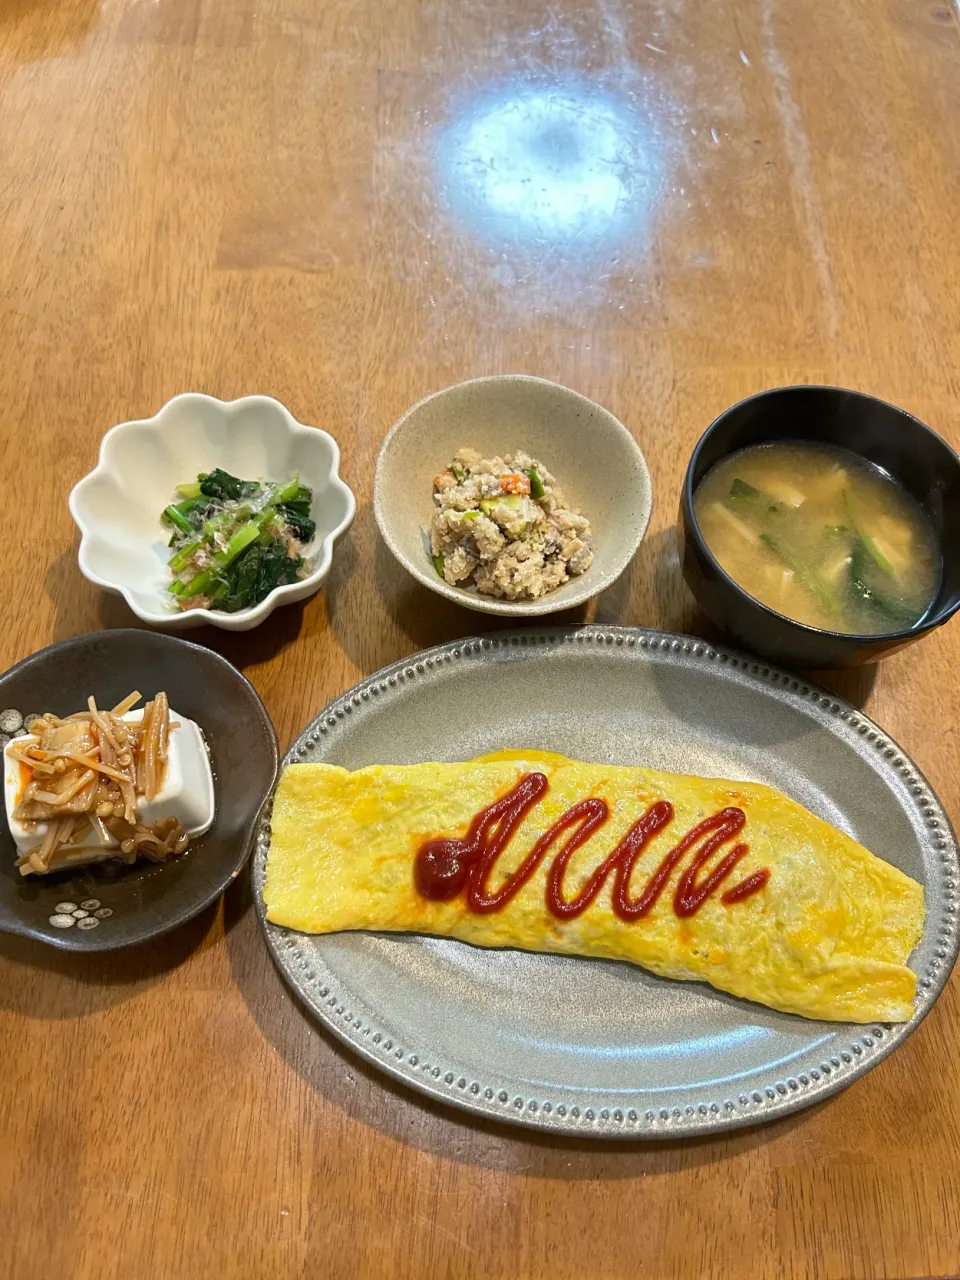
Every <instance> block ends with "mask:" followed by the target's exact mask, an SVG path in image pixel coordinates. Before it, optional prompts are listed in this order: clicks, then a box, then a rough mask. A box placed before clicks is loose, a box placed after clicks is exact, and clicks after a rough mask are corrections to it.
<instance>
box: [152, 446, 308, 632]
mask: <svg viewBox="0 0 960 1280" xmlns="http://www.w3.org/2000/svg"><path fill="white" fill-rule="evenodd" d="M177 494H178V497H179V501H178V502H174V503H171V504H170V506H168V507H166V508H165V509H164V512H163V515H162V517H161V518H162V520H163V522H164V523H165V524H167V525H172V527H173V536H172V537H171V538H170V546H171V548H172V553H171V556H170V571H171V573H172V574H173V581H172V582H171V583H170V586H169V591H170V594H171V595H172V596H173V598H174V601H175V602H176V605H177V607H178V608H180V609H184V610H186V609H220V610H222V611H223V612H224V613H236V612H237V611H238V610H240V609H249V608H252V607H253V606H254V605H257V604H259V603H260V602H261V600H265V599H266V598H267V596H268V595H269V594H270V592H271V591H273V590H274V588H275V587H282V586H284V585H285V584H287V583H290V582H298V581H299V580H300V579H301V578H304V577H306V575H307V574H308V573H309V572H310V564H309V562H308V560H307V558H306V556H305V554H304V553H305V550H306V547H307V544H308V543H309V542H310V541H311V540H312V539H313V535H314V534H315V533H316V529H317V526H316V523H315V522H314V521H313V520H312V519H311V517H310V506H311V502H312V498H313V493H312V491H311V490H310V489H308V488H307V487H306V486H305V485H302V484H301V483H300V481H299V480H298V479H297V478H296V477H294V479H292V480H287V481H285V482H284V483H283V484H275V483H271V482H269V481H257V480H238V479H237V477H236V476H232V475H230V474H229V473H228V472H226V471H221V470H220V468H219V467H217V468H215V469H214V470H213V471H211V472H209V473H202V474H200V475H199V476H197V479H196V482H195V483H194V484H182V485H178V486H177Z"/></svg>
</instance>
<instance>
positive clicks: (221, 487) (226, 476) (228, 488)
mask: <svg viewBox="0 0 960 1280" xmlns="http://www.w3.org/2000/svg"><path fill="white" fill-rule="evenodd" d="M197 479H198V481H199V483H200V492H201V493H202V494H204V495H205V496H206V497H208V498H216V499H218V500H219V501H220V502H231V501H234V502H235V501H236V500H237V499H238V498H248V497H249V496H250V495H251V494H252V493H256V491H257V490H258V489H259V488H260V486H259V485H258V484H257V483H256V481H254V480H238V479H237V477H236V476H232V475H231V474H230V472H229V471H222V470H221V469H220V468H219V467H214V469H213V470H212V471H211V472H209V473H208V474H207V475H200V476H198V477H197Z"/></svg>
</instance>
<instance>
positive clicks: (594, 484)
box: [373, 374, 652, 618]
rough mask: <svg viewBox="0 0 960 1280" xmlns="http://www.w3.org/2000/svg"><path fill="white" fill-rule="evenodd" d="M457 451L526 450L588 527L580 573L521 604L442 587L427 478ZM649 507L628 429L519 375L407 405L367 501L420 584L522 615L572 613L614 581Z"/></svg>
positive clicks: (646, 477) (564, 392)
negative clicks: (589, 550)
mask: <svg viewBox="0 0 960 1280" xmlns="http://www.w3.org/2000/svg"><path fill="white" fill-rule="evenodd" d="M463 447H469V448H471V449H478V450H479V451H480V453H482V454H483V455H484V457H490V456H491V455H494V454H505V453H513V452H515V451H516V450H518V449H523V450H525V451H526V452H527V453H530V454H532V455H533V456H534V457H536V458H539V459H540V460H541V461H542V462H543V464H544V466H545V467H547V468H548V469H549V470H550V471H551V472H552V473H553V474H554V475H555V476H556V478H557V482H558V484H559V485H560V488H561V489H562V490H563V492H564V496H565V497H566V499H567V501H568V502H569V503H570V504H571V506H574V507H579V509H580V510H581V511H582V512H583V514H584V515H585V516H586V517H587V518H588V519H589V520H590V523H591V525H592V527H593V551H594V558H593V564H592V565H591V567H590V568H589V569H588V570H587V572H586V573H585V574H583V575H582V576H580V577H578V578H571V579H570V581H569V582H565V583H564V584H563V586H562V587H559V588H558V589H557V590H556V591H553V592H551V593H550V594H549V595H547V596H543V597H542V598H541V599H539V600H522V601H512V600H498V599H496V598H494V597H493V596H483V595H480V594H478V593H477V591H475V590H474V589H473V588H470V589H468V590H463V589H461V588H460V587H451V586H448V585H447V583H446V582H444V580H443V579H442V578H441V577H440V576H439V575H438V574H437V572H436V570H435V569H434V567H433V563H432V561H431V559H430V538H429V530H430V523H431V521H432V519H433V512H434V509H435V508H434V502H433V477H434V476H435V475H437V473H438V472H440V471H442V470H443V468H444V467H445V466H447V464H448V463H449V462H450V459H451V458H452V457H453V455H454V453H455V452H456V451H457V449H460V448H463ZM651 506H652V494H651V488H650V473H649V471H648V470H647V464H646V461H645V459H644V456H643V454H642V453H641V452H640V449H639V447H638V446H637V443H636V441H635V440H634V438H633V436H631V434H630V432H629V431H628V430H627V429H626V427H625V426H624V425H623V424H622V423H621V422H618V421H617V419H616V418H615V417H614V416H613V414H611V413H608V412H607V410H606V409H601V407H600V406H599V405H598V404H594V402H593V401H592V400H588V399H587V398H586V397H585V396H581V395H578V394H577V392H576V391H570V390H568V389H567V388H566V387H560V386H558V385H557V384H556V383H555V382H547V381H545V380H544V379H543V378H530V377H526V376H524V375H522V374H504V375H502V376H499V377H494V378H474V379H472V380H471V381H469V382H461V383H458V384H457V385H456V386H454V387H448V388H447V389H446V390H445V391H438V392H437V393H436V394H435V395H432V396H427V398H426V399H425V400H421V401H420V402H419V403H418V404H415V405H414V406H413V408H412V409H408V410H407V412H406V413H405V414H404V415H403V417H402V418H401V419H400V420H399V422H397V423H396V424H395V425H394V427H393V428H392V429H391V431H390V433H389V434H388V436H387V438H386V440H384V442H383V448H382V449H381V450H380V457H379V458H378V459H377V475H376V482H375V485H374V495H373V510H374V515H375V516H376V519H377V524H378V525H379V527H380V532H381V533H382V534H383V538H384V541H385V542H386V544H387V546H388V547H389V548H390V550H391V551H392V552H393V554H394V555H395V556H396V557H397V559H398V560H399V561H400V563H401V564H402V565H403V567H404V568H405V569H407V570H408V571H409V572H410V573H412V574H413V576H414V577H415V578H417V579H419V581H420V582H422V583H423V585H424V586H426V587H429V588H430V590H431V591H436V592H438V593H439V594H440V595H442V596H446V597H447V599H448V600H454V601H456V602H457V604H462V605H465V606H466V607H467V608H468V609H479V610H481V611H482V612H484V613H500V614H505V615H507V616H510V617H521V618H522V617H536V616H539V615H541V614H545V613H554V612H556V611H557V610H559V609H569V608H571V607H572V606H573V605H577V604H581V603H582V602H583V601H584V600H589V599H590V598H591V596H595V595H597V594H598V593H599V592H601V591H604V590H605V589H606V588H607V587H609V586H610V585H611V583H613V582H615V581H616V580H617V578H619V577H620V575H621V573H623V571H624V569H626V567H627V565H628V564H629V563H630V561H631V559H632V558H633V555H634V553H635V552H636V550H637V548H638V547H639V545H640V542H641V540H642V539H643V535H644V533H645V532H646V528H647V524H648V522H649V520H650V509H651Z"/></svg>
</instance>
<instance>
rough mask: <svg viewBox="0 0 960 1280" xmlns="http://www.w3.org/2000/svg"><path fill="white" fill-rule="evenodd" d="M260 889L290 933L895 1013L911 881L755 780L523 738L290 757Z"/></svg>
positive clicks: (854, 1014)
mask: <svg viewBox="0 0 960 1280" xmlns="http://www.w3.org/2000/svg"><path fill="white" fill-rule="evenodd" d="M264 899H265V903H266V909H267V918H268V919H269V920H271V921H273V922H274V923H275V924H279V925H285V926H287V927H288V928H291V929H298V930H301V931H303V932H306V933H333V932H338V931H341V930H358V929H364V930H377V931H381V930H386V931H403V932H411V933H422V934H437V935H442V936H445V937H452V938H459V939H462V940H463V941H464V942H470V943H473V944H474V945H476V946H481V947H513V948H519V949H522V950H526V951H545V952H559V953H563V954H570V955H578V956H592V957H602V958H605V959H612V960H624V961H629V962H631V963H632V964H636V965H641V966H642V967H643V968H644V969H647V970H649V971H650V972H652V973H655V974H658V975H659V976H660V977H663V978H673V979H680V980H682V981H701V982H708V983H710V984H711V985H712V986H714V987H716V988H718V989H719V990H721V991H726V992H730V993H731V994H733V995H735V996H740V997H742V998H744V999H747V1000H755V1001H758V1002H759V1003H760V1004H764V1005H767V1006H768V1007H769V1008H771V1009H779V1010H782V1011H783V1012H786V1013H793V1014H800V1015H802V1016H804V1017H807V1018H824V1019H835V1020H838V1021H846V1022H874V1021H881V1022H903V1021H907V1020H908V1019H909V1018H910V1017H911V1016H912V1014H913V997H914V994H915V990H916V977H915V975H914V974H913V972H912V971H911V970H910V969H909V968H908V967H907V960H908V958H909V956H910V953H911V952H912V950H913V948H914V947H915V946H916V944H917V942H918V941H919V939H920V936H921V934H922V932H923V922H924V903H923V889H922V887H921V886H920V885H919V884H918V883H917V882H916V881H915V880H912V879H911V878H910V877H909V876H907V875H905V874H904V873H903V872H902V871H899V870H898V869H897V868H896V867H893V866H891V865H890V864H889V863H887V862H884V861H883V860H882V859H880V858H878V857H875V856H874V855H873V854H872V853H870V852H869V850H867V849H865V848H864V847H863V845H861V844H858V843H857V841H856V840H854V839H852V838H851V837H850V836H848V835H845V834H844V833H843V832H842V831H839V830H838V829H837V828H836V827H833V826H831V825H830V824H829V823H827V822H824V821H823V820H822V819H820V818H818V817H816V816H815V815H814V814H812V813H810V812H808V810H806V809H804V808H802V807H801V806H800V805H799V804H796V803H795V802H794V801H792V800H790V799H788V798H787V797H786V796H784V795H782V794H781V793H780V792H779V791H776V790H774V789H773V788H772V787H768V786H764V785H762V784H760V783H756V782H729V781H725V780H723V779H717V778H697V777H688V776H686V775H681V774H670V773H662V772H659V771H657V770H655V769H644V768H634V767H628V766H620V765H607V764H585V763H582V762H580V761H576V760H568V759H567V758H565V757H563V756H559V755H554V754H552V753H548V752H539V751H505V752H499V753H495V754H494V755H492V756H485V757H482V758H481V759H479V760H473V761H468V762H465V763H461V764H436V763H425V764H417V765H371V766H369V767H368V768H365V769H358V770H356V771H353V772H351V771H349V770H347V769H343V768H340V767H338V766H335V765H325V764H295V765H290V766H289V767H288V768H287V769H285V770H284V773H283V776H282V778H281V780H280V784H279V786H278V788H277V793H276V797H275V800H274V806H273V818H272V828H271V839H270V848H269V853H268V857H267V868H266V883H265V887H264ZM558 998H559V993H558Z"/></svg>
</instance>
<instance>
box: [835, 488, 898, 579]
mask: <svg viewBox="0 0 960 1280" xmlns="http://www.w3.org/2000/svg"><path fill="white" fill-rule="evenodd" d="M843 505H844V507H845V508H846V512H847V515H848V516H849V517H850V523H851V524H852V525H853V529H854V532H855V533H856V535H857V537H858V538H859V539H860V541H861V542H862V543H863V545H864V547H865V548H866V550H867V552H868V553H869V555H870V556H871V557H872V559H873V560H874V562H875V563H876V564H877V565H878V566H879V567H880V568H881V569H882V570H883V572H884V573H893V565H892V564H891V563H890V561H889V560H888V559H887V557H886V556H885V555H884V554H883V552H882V551H881V550H880V548H879V547H878V546H877V543H876V540H875V539H874V538H873V537H871V535H870V533H869V531H868V530H867V529H866V528H865V527H864V523H863V518H862V516H861V515H860V510H859V504H858V502H857V499H856V497H855V496H854V493H853V490H852V489H844V491H843Z"/></svg>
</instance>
